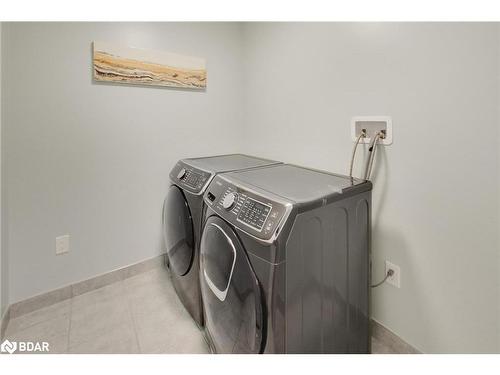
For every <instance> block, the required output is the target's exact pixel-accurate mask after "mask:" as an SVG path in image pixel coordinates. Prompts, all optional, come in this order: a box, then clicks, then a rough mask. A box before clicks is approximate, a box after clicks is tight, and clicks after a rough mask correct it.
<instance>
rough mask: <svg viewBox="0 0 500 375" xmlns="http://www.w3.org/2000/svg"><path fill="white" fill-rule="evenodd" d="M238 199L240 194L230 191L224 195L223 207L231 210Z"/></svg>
mask: <svg viewBox="0 0 500 375" xmlns="http://www.w3.org/2000/svg"><path fill="white" fill-rule="evenodd" d="M237 201H238V194H236V193H229V194H228V195H226V196H225V197H224V199H223V200H222V207H224V208H225V209H226V210H228V211H229V210H230V209H231V208H233V206H234V204H235V203H236V202H237Z"/></svg>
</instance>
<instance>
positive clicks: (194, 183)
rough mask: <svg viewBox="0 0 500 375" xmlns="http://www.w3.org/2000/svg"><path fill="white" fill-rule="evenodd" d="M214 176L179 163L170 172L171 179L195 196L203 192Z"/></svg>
mask: <svg viewBox="0 0 500 375" xmlns="http://www.w3.org/2000/svg"><path fill="white" fill-rule="evenodd" d="M210 177H212V174H211V173H209V172H206V171H202V170H200V169H197V168H194V167H192V166H189V165H187V164H185V163H184V162H182V161H179V162H178V163H177V164H176V165H175V166H174V168H173V169H172V171H171V172H170V179H171V180H172V181H173V182H174V183H176V184H178V185H180V186H181V187H182V188H184V189H186V190H187V191H190V192H192V193H195V194H199V193H201V192H202V190H203V188H204V187H205V186H206V185H207V182H208V181H209V180H210Z"/></svg>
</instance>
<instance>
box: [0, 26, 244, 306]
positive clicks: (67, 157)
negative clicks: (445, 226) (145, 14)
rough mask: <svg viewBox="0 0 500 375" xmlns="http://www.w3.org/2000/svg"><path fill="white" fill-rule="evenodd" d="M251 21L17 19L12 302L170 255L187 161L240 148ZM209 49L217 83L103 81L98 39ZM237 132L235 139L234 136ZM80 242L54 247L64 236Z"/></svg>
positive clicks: (11, 52)
mask: <svg viewBox="0 0 500 375" xmlns="http://www.w3.org/2000/svg"><path fill="white" fill-rule="evenodd" d="M241 30H242V29H241V25H239V24H234V23H147V24H146V23H144V24H141V23H6V24H4V29H3V33H4V38H3V45H2V52H3V64H4V76H3V78H4V81H3V103H4V106H3V111H4V113H3V114H4V116H3V124H2V125H3V137H2V160H3V162H4V168H5V170H4V171H3V172H4V180H3V185H4V188H5V195H4V202H3V204H4V206H3V210H4V214H5V217H4V219H5V224H6V225H5V228H4V229H5V232H4V235H5V236H6V241H5V244H6V246H7V248H8V251H9V257H10V258H9V271H10V272H9V273H10V283H9V286H10V300H9V302H10V303H14V302H16V301H19V300H22V299H25V298H27V297H30V296H33V295H36V294H39V293H42V292H46V291H49V290H52V289H55V288H58V287H61V286H63V285H67V284H70V283H73V282H76V281H79V280H83V279H87V278H89V277H93V276H95V275H98V274H101V273H105V272H108V271H111V270H113V269H116V268H120V267H123V266H126V265H129V264H131V263H135V262H138V261H141V260H144V259H147V258H151V257H154V256H156V255H159V254H161V253H162V252H163V250H162V244H161V242H162V241H161V228H160V225H161V207H162V203H163V198H164V194H165V193H166V190H167V187H168V173H169V171H170V169H171V167H172V166H173V165H174V163H175V162H176V161H177V159H179V158H182V157H188V156H204V155H210V154H217V153H229V152H236V151H238V150H239V147H238V146H237V142H238V138H237V134H238V129H239V128H240V126H241V123H242V117H241V112H242V111H241V105H242V98H241V94H240V93H241V84H242V76H241V73H242V46H241ZM94 40H98V41H105V42H111V43H117V44H120V45H128V46H135V47H141V48H151V49H158V50H163V51H168V52H174V53H179V54H184V55H190V56H198V57H203V58H206V60H207V69H208V86H207V89H206V91H193V90H181V89H171V88H154V87H139V86H126V85H111V84H97V83H95V82H93V80H92V56H91V46H92V41H94ZM226 135H227V136H232V138H227V137H226ZM64 234H69V235H70V236H71V237H70V251H69V253H67V254H65V255H58V256H56V255H55V237H56V236H59V235H64Z"/></svg>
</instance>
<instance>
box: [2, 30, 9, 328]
mask: <svg viewBox="0 0 500 375" xmlns="http://www.w3.org/2000/svg"><path fill="white" fill-rule="evenodd" d="M1 151H2V22H0V187H1V186H3V184H2V170H3V169H2V152H1ZM2 190H3V189H1V188H0V320H1V318H2V317H3V314H4V312H5V309H6V306H7V272H6V268H7V259H6V258H5V252H4V246H3V236H2V233H3V228H2Z"/></svg>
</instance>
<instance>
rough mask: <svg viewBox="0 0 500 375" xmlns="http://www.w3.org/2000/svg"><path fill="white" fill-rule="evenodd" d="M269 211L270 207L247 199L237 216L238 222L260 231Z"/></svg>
mask: <svg viewBox="0 0 500 375" xmlns="http://www.w3.org/2000/svg"><path fill="white" fill-rule="evenodd" d="M270 211H271V206H268V205H266V204H263V203H260V202H257V201H256V200H254V199H252V198H247V199H246V200H245V203H244V204H243V207H242V208H241V210H240V213H239V214H238V220H239V221H241V222H243V223H245V224H247V225H249V226H251V227H253V228H255V229H257V230H258V231H260V230H262V227H263V226H264V223H265V221H266V219H267V216H268V215H269V212H270Z"/></svg>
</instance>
